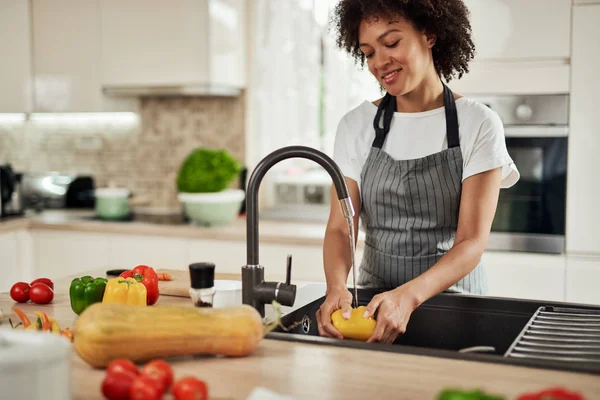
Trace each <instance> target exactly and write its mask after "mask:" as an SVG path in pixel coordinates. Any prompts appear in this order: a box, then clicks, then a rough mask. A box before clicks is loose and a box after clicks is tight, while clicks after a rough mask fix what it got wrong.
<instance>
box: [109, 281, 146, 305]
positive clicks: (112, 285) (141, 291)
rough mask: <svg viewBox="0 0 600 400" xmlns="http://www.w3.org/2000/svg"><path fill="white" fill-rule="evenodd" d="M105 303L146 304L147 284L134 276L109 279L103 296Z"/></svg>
mask: <svg viewBox="0 0 600 400" xmlns="http://www.w3.org/2000/svg"><path fill="white" fill-rule="evenodd" d="M102 302H103V303H117V304H129V305H134V306H145V305H146V286H144V284H143V283H140V282H138V281H136V280H135V279H134V278H121V277H118V278H113V279H109V280H108V283H107V284H106V289H105V290H104V296H103V297H102Z"/></svg>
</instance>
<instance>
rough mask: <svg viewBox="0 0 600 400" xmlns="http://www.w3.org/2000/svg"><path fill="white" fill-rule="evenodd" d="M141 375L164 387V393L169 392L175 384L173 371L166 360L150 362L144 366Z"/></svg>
mask: <svg viewBox="0 0 600 400" xmlns="http://www.w3.org/2000/svg"><path fill="white" fill-rule="evenodd" d="M140 374H141V375H144V376H147V377H148V378H150V379H152V380H155V381H157V382H158V383H159V384H160V386H161V387H162V389H163V392H166V391H168V390H169V389H170V388H171V385H172V384H173V369H171V366H170V365H169V363H168V362H166V361H164V360H152V361H150V362H149V363H148V364H146V365H144V367H143V368H142V371H141V373H140Z"/></svg>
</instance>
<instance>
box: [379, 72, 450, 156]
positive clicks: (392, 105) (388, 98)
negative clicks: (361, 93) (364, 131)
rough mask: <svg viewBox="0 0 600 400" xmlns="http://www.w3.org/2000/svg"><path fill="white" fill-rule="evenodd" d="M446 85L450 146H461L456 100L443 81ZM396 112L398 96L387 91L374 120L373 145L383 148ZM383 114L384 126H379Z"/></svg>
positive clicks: (445, 104) (445, 100)
mask: <svg viewBox="0 0 600 400" xmlns="http://www.w3.org/2000/svg"><path fill="white" fill-rule="evenodd" d="M442 85H443V86H444V109H445V112H446V138H447V139H448V148H452V147H459V146H460V142H459V138H458V114H457V112H456V102H455V101H454V95H453V94H452V91H451V90H450V89H449V88H448V86H446V85H445V84H444V82H442ZM395 112H396V96H392V95H390V94H389V93H386V94H385V96H384V97H383V99H382V100H381V103H379V106H378V107H377V114H375V119H374V120H373V127H374V128H375V140H373V144H372V146H373V147H376V148H378V149H381V148H382V147H383V143H384V142H385V138H386V137H387V134H388V133H389V131H390V126H391V124H392V118H393V116H394V113H395ZM382 114H383V127H381V126H379V121H380V119H381V115H382Z"/></svg>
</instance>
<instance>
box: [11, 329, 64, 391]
mask: <svg viewBox="0 0 600 400" xmlns="http://www.w3.org/2000/svg"><path fill="white" fill-rule="evenodd" d="M71 354H72V344H71V343H70V342H69V341H68V340H67V339H66V338H64V337H62V336H59V335H57V334H54V333H50V332H36V331H25V330H21V329H18V330H15V329H12V328H10V327H2V328H0V388H1V395H0V397H2V398H3V399H19V400H38V399H39V400H42V399H44V400H69V399H71V397H72V396H71Z"/></svg>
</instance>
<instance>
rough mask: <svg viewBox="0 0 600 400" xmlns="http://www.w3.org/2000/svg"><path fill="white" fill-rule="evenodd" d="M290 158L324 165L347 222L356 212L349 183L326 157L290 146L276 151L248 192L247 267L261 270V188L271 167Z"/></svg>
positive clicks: (258, 170) (258, 168)
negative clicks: (257, 267) (259, 258)
mask: <svg viewBox="0 0 600 400" xmlns="http://www.w3.org/2000/svg"><path fill="white" fill-rule="evenodd" d="M288 158H306V159H309V160H312V161H315V162H316V163H318V164H319V165H321V166H322V167H323V168H324V169H325V170H326V171H327V172H328V173H329V175H330V176H331V179H332V180H333V184H334V186H335V189H336V192H337V196H338V199H339V200H340V201H341V207H342V211H343V213H344V215H345V216H346V218H351V217H353V216H354V208H353V207H352V202H351V201H350V195H349V194H348V187H347V186H346V180H345V179H344V175H343V173H342V171H341V170H340V168H339V166H338V165H337V164H336V163H335V162H334V161H333V160H332V159H331V158H330V157H329V156H328V155H326V154H325V153H323V152H321V151H319V150H316V149H314V148H311V147H306V146H288V147H283V148H281V149H278V150H275V151H274V152H272V153H271V154H269V155H267V156H266V157H265V158H263V159H262V160H261V161H260V163H258V165H257V166H256V168H255V169H254V171H253V172H252V175H251V176H250V179H249V180H248V187H247V190H246V193H247V198H246V234H247V237H246V240H247V249H246V251H247V254H246V255H247V265H249V266H258V265H259V261H258V187H259V186H260V183H261V181H262V179H263V177H264V176H265V174H266V173H267V171H268V170H269V169H271V167H273V166H274V165H275V164H277V163H279V162H280V161H283V160H285V159H288Z"/></svg>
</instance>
